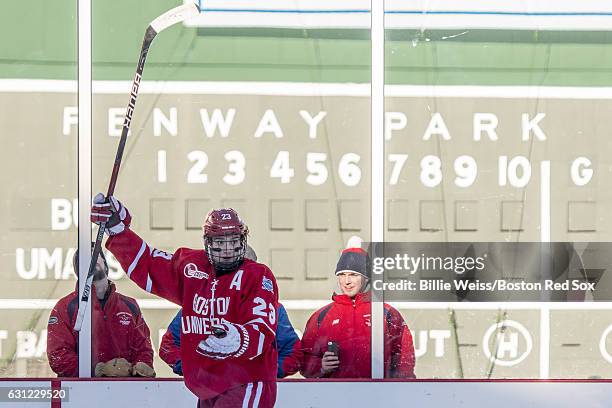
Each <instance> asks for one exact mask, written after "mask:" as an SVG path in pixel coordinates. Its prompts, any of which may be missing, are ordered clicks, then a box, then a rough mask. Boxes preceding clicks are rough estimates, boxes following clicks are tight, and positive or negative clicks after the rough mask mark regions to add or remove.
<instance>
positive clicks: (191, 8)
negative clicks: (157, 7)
mask: <svg viewBox="0 0 612 408" xmlns="http://www.w3.org/2000/svg"><path fill="white" fill-rule="evenodd" d="M198 14H200V9H199V8H198V6H197V5H196V4H195V3H191V4H183V5H182V6H178V7H175V8H173V9H172V10H168V11H166V12H165V13H164V14H162V15H161V16H159V17H157V18H156V19H155V20H153V21H152V22H151V24H150V25H151V28H153V30H155V32H156V33H159V32H161V31H163V30H165V29H166V28H168V27H170V26H172V25H174V24H176V23H180V22H182V21H185V20H187V19H189V18H192V17H195V16H197V15H198Z"/></svg>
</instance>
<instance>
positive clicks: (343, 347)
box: [302, 248, 414, 378]
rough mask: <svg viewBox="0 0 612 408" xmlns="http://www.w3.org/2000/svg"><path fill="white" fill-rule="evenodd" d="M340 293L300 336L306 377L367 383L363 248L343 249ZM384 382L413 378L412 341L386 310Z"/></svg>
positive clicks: (366, 293) (366, 267) (394, 315)
mask: <svg viewBox="0 0 612 408" xmlns="http://www.w3.org/2000/svg"><path fill="white" fill-rule="evenodd" d="M336 276H337V278H338V286H339V288H340V293H335V294H334V295H333V296H332V299H333V302H332V303H331V304H329V305H327V306H325V307H323V308H321V309H319V310H317V311H316V312H315V313H314V314H313V315H312V316H311V317H310V319H308V322H307V323H306V329H305V330H304V335H303V336H302V348H303V351H304V363H303V365H302V375H304V377H326V378H327V377H329V378H370V377H371V348H370V340H371V333H370V330H371V320H370V318H371V305H372V303H371V296H370V293H369V291H368V289H369V281H370V276H371V275H370V263H369V261H368V256H367V253H366V252H365V251H364V250H362V249H361V248H349V249H345V250H344V251H343V252H342V255H341V256H340V259H339V260H338V264H337V266H336ZM384 314H385V324H384V327H385V346H384V366H385V378H414V345H413V343H412V335H411V334H410V330H408V326H407V325H406V323H405V322H404V319H403V318H402V316H401V315H400V313H399V312H398V311H397V310H395V309H394V308H393V307H391V306H389V305H387V304H385V305H384Z"/></svg>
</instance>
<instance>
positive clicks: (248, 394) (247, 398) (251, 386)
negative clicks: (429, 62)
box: [242, 383, 253, 408]
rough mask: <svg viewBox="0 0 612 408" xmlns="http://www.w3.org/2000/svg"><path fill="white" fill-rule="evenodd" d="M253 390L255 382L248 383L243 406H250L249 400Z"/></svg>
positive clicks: (245, 407) (243, 407) (246, 407)
mask: <svg viewBox="0 0 612 408" xmlns="http://www.w3.org/2000/svg"><path fill="white" fill-rule="evenodd" d="M252 390H253V383H248V384H247V389H246V391H245V392H244V399H243V400H242V408H249V400H250V399H251V391H252Z"/></svg>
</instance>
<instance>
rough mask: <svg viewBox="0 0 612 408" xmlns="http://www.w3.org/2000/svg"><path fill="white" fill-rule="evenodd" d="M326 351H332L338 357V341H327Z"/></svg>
mask: <svg viewBox="0 0 612 408" xmlns="http://www.w3.org/2000/svg"><path fill="white" fill-rule="evenodd" d="M327 351H329V352H330V353H334V354H335V355H336V357H338V353H339V351H340V348H339V347H338V343H336V342H335V341H328V342H327Z"/></svg>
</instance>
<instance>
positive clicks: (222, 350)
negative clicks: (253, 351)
mask: <svg viewBox="0 0 612 408" xmlns="http://www.w3.org/2000/svg"><path fill="white" fill-rule="evenodd" d="M221 326H222V329H223V330H224V331H225V332H226V334H225V335H224V336H221V335H220V334H219V333H220V332H219V331H217V335H214V334H211V335H209V336H208V337H207V338H206V339H204V340H202V341H201V342H200V344H199V345H198V348H197V352H198V353H200V354H201V355H203V356H205V357H209V358H214V359H217V360H223V359H226V358H228V357H240V356H241V355H243V354H244V352H245V351H246V349H247V348H248V347H249V333H248V332H247V330H246V329H245V328H244V326H242V325H240V324H234V323H230V322H228V321H223V323H222V325H221Z"/></svg>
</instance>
